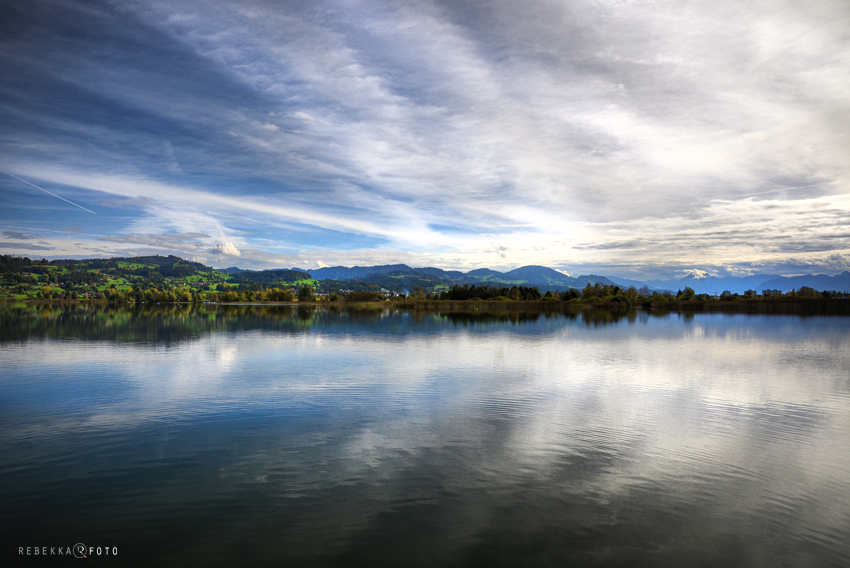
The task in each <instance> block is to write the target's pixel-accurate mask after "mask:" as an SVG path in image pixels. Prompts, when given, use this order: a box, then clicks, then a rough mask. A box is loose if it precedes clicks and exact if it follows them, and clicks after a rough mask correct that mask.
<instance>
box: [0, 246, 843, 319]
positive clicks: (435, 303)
mask: <svg viewBox="0 0 850 568" xmlns="http://www.w3.org/2000/svg"><path fill="white" fill-rule="evenodd" d="M350 285H351V283H350V282H349V281H335V280H314V279H312V278H311V277H310V274H308V273H306V272H302V271H298V270H285V269H284V270H272V271H264V272H262V273H248V274H242V275H240V274H230V273H227V272H224V271H219V270H215V269H212V268H210V267H207V266H204V265H202V264H199V263H195V262H187V261H184V260H182V259H180V258H177V257H160V256H153V257H134V258H127V259H122V258H115V259H105V260H104V259H90V260H61V261H48V260H45V259H42V260H31V259H29V258H26V257H16V256H9V255H3V256H2V257H0V300H3V301H7V302H8V301H17V302H20V301H24V302H94V303H103V302H108V303H121V304H126V303H131V304H169V303H181V304H201V303H227V304H233V303H299V304H314V303H327V304H346V305H353V304H356V305H358V306H363V307H367V306H369V307H381V306H384V307H387V306H390V305H392V306H395V307H398V308H402V309H432V308H433V309H442V310H447V309H448V310H467V309H476V310H480V309H485V310H501V311H522V310H532V311H562V312H563V311H574V310H581V309H587V308H590V309H603V310H609V311H627V310H630V309H632V308H636V307H640V308H644V309H651V310H660V311H665V310H666V311H672V310H676V311H693V312H746V313H783V314H795V313H796V314H850V294H848V293H846V292H841V291H830V290H815V289H813V288H810V287H806V286H802V287H800V288H799V289H797V290H791V291H789V292H784V293H783V292H781V291H779V290H763V291H761V292H757V291H756V290H749V291H747V292H745V293H744V294H733V293H731V292H724V293H722V294H719V295H709V294H696V293H695V292H694V290H692V289H691V288H689V287H686V288H685V289H684V290H679V291H677V292H676V293H673V292H661V291H651V290H649V289H648V288H646V287H644V288H641V289H636V288H635V287H621V286H618V285H611V284H603V283H601V282H595V283H588V284H587V285H586V286H584V287H583V288H569V289H567V290H554V291H553V290H545V291H541V290H540V289H539V288H538V287H537V286H524V285H510V286H509V285H499V284H495V285H489V284H481V285H476V284H463V285H460V284H455V285H453V286H448V285H445V284H440V285H434V286H432V287H430V288H427V289H426V288H424V287H422V286H415V287H414V289H413V290H405V289H399V290H388V289H386V288H384V287H377V286H375V285H370V283H368V282H365V283H364V282H359V283H357V286H356V288H358V289H351V288H350ZM347 286H349V287H347ZM375 288H377V289H375Z"/></svg>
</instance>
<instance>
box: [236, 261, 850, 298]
mask: <svg viewBox="0 0 850 568" xmlns="http://www.w3.org/2000/svg"><path fill="white" fill-rule="evenodd" d="M291 270H292V271H297V272H299V273H307V274H309V275H310V276H311V277H312V278H314V279H316V280H340V281H343V280H344V281H348V282H355V281H369V282H374V283H377V284H381V285H382V286H385V287H388V288H389V289H396V288H404V289H407V288H410V287H413V286H417V285H422V286H423V287H429V286H433V285H439V284H445V285H448V286H453V285H455V284H459V285H464V284H470V285H473V284H474V285H491V286H528V287H531V286H537V288H538V289H540V290H541V291H545V290H552V291H553V292H555V291H560V290H566V289H569V288H584V287H585V286H587V284H588V283H590V284H595V283H597V282H599V283H600V284H605V285H611V286H614V285H616V286H621V287H623V288H627V287H629V286H634V287H635V288H642V287H643V286H646V287H648V288H649V289H650V290H660V291H664V290H669V291H672V292H674V293H675V292H677V291H679V290H684V289H685V288H686V287H690V288H693V290H694V291H695V292H696V293H698V294H712V295H718V294H721V293H722V292H724V291H727V290H728V291H729V292H732V293H735V294H743V293H744V292H746V291H747V290H756V291H757V292H759V293H761V292H762V291H763V290H768V289H770V290H781V291H782V292H788V291H790V290H798V289H800V288H801V287H802V286H808V287H810V288H814V289H816V290H838V291H843V292H850V272H847V271H845V272H842V273H841V274H838V275H836V276H827V275H824V274H819V275H805V276H794V277H784V276H779V275H777V274H760V275H755V276H745V277H741V278H735V277H715V276H708V277H705V278H697V277H695V276H687V277H685V278H679V279H673V280H647V281H640V280H630V279H627V278H620V277H617V276H600V275H597V274H585V275H581V276H575V277H574V276H567V275H566V274H564V273H563V272H559V271H557V270H553V269H551V268H548V267H546V266H535V265H532V266H523V267H520V268H517V269H514V270H510V271H508V272H499V271H496V270H492V269H489V268H478V269H475V270H470V271H469V272H462V271H459V270H443V269H441V268H435V267H423V268H413V267H410V266H408V265H406V264H386V265H381V266H351V267H348V266H327V267H324V268H317V269H315V270H310V269H306V268H292V269H291ZM224 272H229V273H231V274H239V275H240V276H241V277H242V278H243V279H246V280H247V279H250V280H255V279H259V280H262V275H261V273H266V272H268V273H271V272H280V271H252V270H245V269H242V268H238V267H235V266H232V267H230V268H226V269H224ZM246 273H256V275H255V276H254V277H251V276H249V275H248V274H246ZM269 276H271V274H269Z"/></svg>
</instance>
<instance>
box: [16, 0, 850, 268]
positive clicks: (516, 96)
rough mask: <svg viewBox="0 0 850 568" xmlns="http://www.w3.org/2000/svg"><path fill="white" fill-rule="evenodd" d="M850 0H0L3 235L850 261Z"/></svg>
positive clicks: (366, 253)
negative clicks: (324, 0)
mask: <svg viewBox="0 0 850 568" xmlns="http://www.w3.org/2000/svg"><path fill="white" fill-rule="evenodd" d="M848 93H850V3H848V2H847V1H846V0H829V1H818V0H807V1H785V0H769V1H758V0H756V1H753V2H740V1H737V0H735V1H731V0H707V1H702V0H695V1H672V0H671V1H655V2H653V1H644V2H641V1H627V0H594V1H589V0H587V1H586V0H574V1H569V2H567V1H561V2H555V1H539V0H528V1H525V2H515V1H501V0H493V1H487V2H483V1H480V2H479V1H474V0H473V1H468V2H463V1H415V0H413V1H411V0H408V1H403V2H393V1H387V0H385V1H381V2H371V1H338V2H320V1H319V2H304V1H303V0H302V1H298V2H287V1H274V2H272V1H265V0H241V1H239V2H235V1H230V2H223V1H199V0H168V1H167V2H166V1H158V0H144V1H135V0H121V1H120V2H118V1H115V2H113V1H101V0H86V1H76V0H50V1H44V0H20V1H19V0H2V2H0V254H16V255H25V256H29V257H32V258H42V257H46V258H49V259H54V258H88V257H112V256H135V255H147V254H161V255H168V254H173V255H177V256H180V257H183V258H186V259H190V260H195V261H198V262H203V263H205V264H208V265H212V266H216V267H227V266H239V267H242V268H252V269H265V268H289V267H299V268H306V269H308V270H309V269H310V268H313V269H315V268H317V267H321V266H326V265H330V266H334V265H345V266H354V265H360V266H363V265H375V264H394V263H406V264H409V265H411V266H437V267H440V268H445V269H458V270H470V269H474V268H480V267H489V268H494V269H503V270H505V269H512V268H516V267H519V266H523V265H529V264H540V265H545V266H550V267H552V268H556V269H559V270H563V271H565V272H567V273H570V274H574V275H578V274H588V273H596V274H606V275H617V276H621V277H627V278H637V279H651V278H672V277H680V276H683V275H686V274H694V275H699V276H706V275H717V276H727V275H731V276H744V275H749V274H755V273H763V274H782V275H794V274H803V273H826V274H835V273H838V272H841V271H843V270H848V269H850V95H848Z"/></svg>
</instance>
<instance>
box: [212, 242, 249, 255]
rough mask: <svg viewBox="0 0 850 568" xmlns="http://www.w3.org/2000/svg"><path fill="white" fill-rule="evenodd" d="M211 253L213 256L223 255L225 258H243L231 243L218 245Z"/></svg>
mask: <svg viewBox="0 0 850 568" xmlns="http://www.w3.org/2000/svg"><path fill="white" fill-rule="evenodd" d="M210 252H211V253H213V254H223V255H225V256H242V253H240V252H239V250H237V248H236V246H235V245H234V244H233V243H231V242H230V241H223V242H220V243H216V244H215V246H213V247H212V248H211V249H210Z"/></svg>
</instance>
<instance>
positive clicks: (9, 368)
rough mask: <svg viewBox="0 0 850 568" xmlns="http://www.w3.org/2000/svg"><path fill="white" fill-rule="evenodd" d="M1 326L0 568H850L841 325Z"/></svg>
mask: <svg viewBox="0 0 850 568" xmlns="http://www.w3.org/2000/svg"><path fill="white" fill-rule="evenodd" d="M0 321H1V322H2V326H0V328H1V329H2V331H0V371H2V373H1V374H0V502H2V504H3V506H2V511H0V521H2V525H3V527H5V528H4V534H3V537H2V540H3V542H4V549H3V552H2V554H3V556H4V557H6V558H12V559H13V560H14V559H17V558H18V556H19V553H20V551H21V550H23V555H24V556H26V554H27V552H28V551H29V554H30V560H33V563H38V562H35V561H36V558H35V557H34V556H33V555H32V550H35V549H37V551H38V553H39V555H40V556H41V558H39V559H38V560H48V559H47V558H45V557H44V556H45V555H47V556H51V551H50V548H51V547H56V548H57V549H59V550H60V552H62V550H63V548H64V547H67V548H68V549H69V550H68V551H67V552H69V553H70V552H77V549H73V550H71V549H72V547H74V545H76V544H78V543H81V544H83V545H84V548H83V549H80V550H81V551H85V552H86V555H87V556H88V558H89V559H92V560H96V561H97V562H96V563H97V564H98V565H104V566H105V565H127V564H135V565H140V566H142V565H143V566H163V565H171V566H185V565H222V566H234V565H242V566H249V565H269V566H272V565H274V566H284V565H285V566H520V565H522V566H567V565H581V566H594V565H598V566H643V565H645V566H850V318H848V317H798V316H757V315H724V314H697V315H685V314H675V313H674V314H651V313H647V312H635V313H631V314H628V315H626V316H612V315H608V314H590V313H583V314H537V313H533V314H530V313H521V312H514V313H503V314H495V313H481V312H470V313H438V312H403V311H392V310H384V311H356V310H345V309H333V308H305V307H290V306H218V307H215V306H200V307H194V308H193V307H179V306H178V307H174V306H171V307H165V306H163V307H157V306H151V307H147V308H138V309H137V308H128V307H116V306H112V307H102V306H101V307H96V306H58V305H54V306H44V305H41V306H27V307H22V306H10V305H7V306H0ZM28 547H29V548H28ZM98 552H100V554H98ZM54 559H55V560H57V561H58V560H62V561H63V563H64V561H65V560H67V559H68V557H67V556H66V557H64V558H61V559H60V558H59V556H58V555H57V556H56V557H55V558H54ZM3 562H4V563H5V560H4V561H3ZM42 563H43V562H42Z"/></svg>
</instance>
